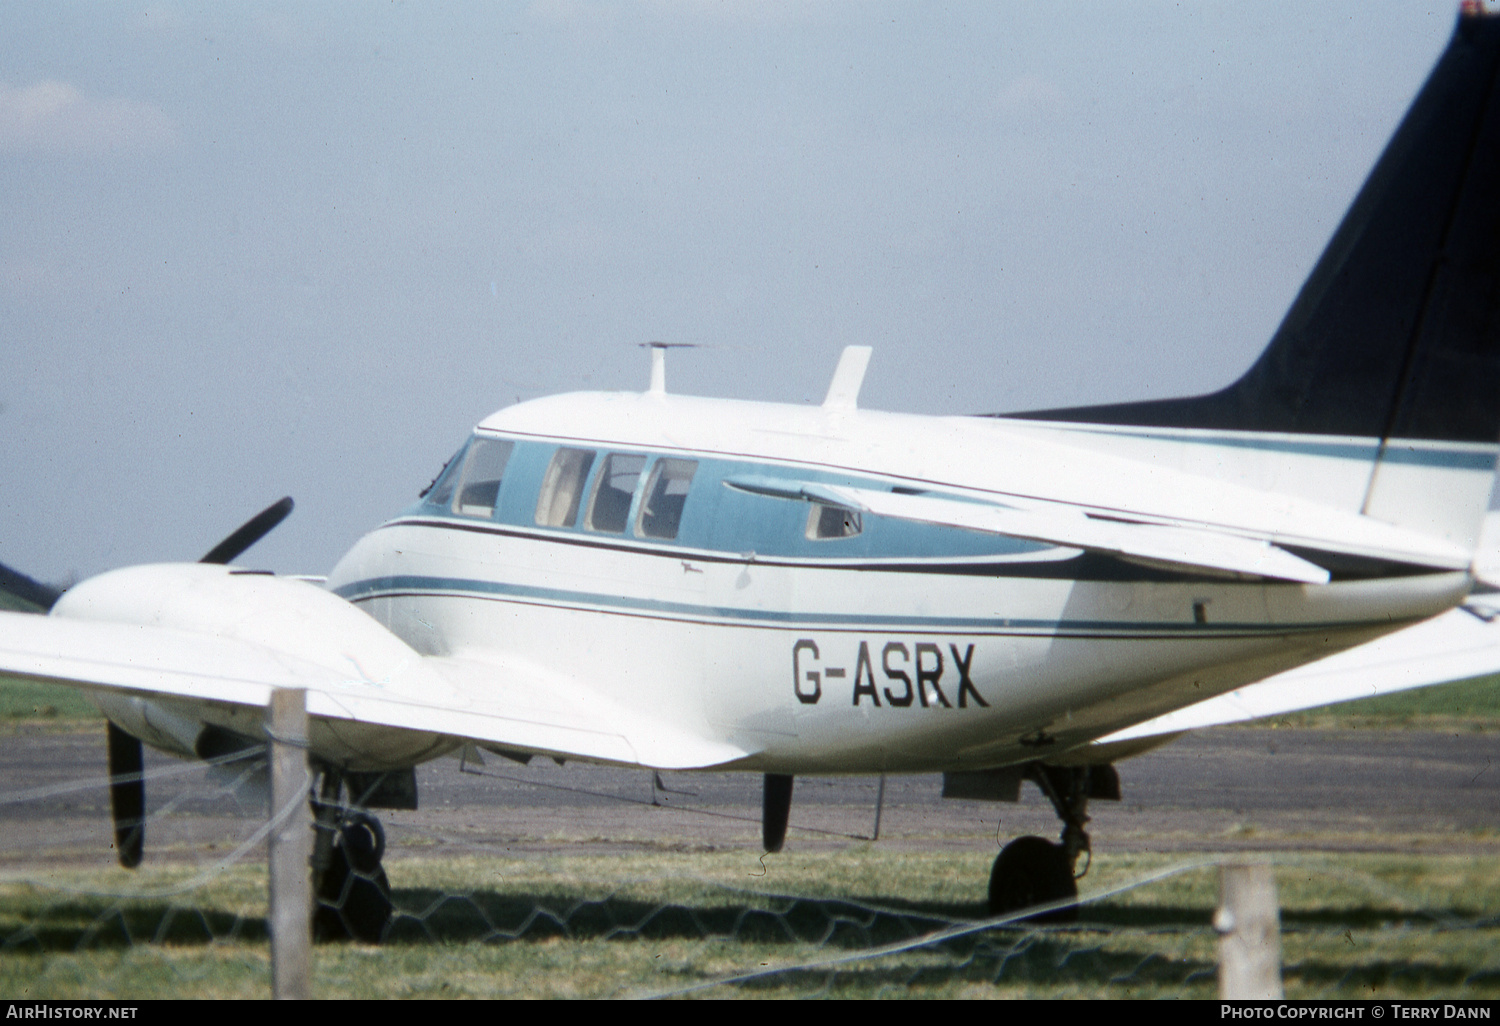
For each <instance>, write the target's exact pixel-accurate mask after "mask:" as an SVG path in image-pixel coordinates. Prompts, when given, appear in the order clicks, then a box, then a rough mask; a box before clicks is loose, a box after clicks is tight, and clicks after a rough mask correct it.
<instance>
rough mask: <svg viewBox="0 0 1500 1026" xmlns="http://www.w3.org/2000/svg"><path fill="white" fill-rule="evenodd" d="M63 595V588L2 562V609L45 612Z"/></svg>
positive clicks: (0, 590)
mask: <svg viewBox="0 0 1500 1026" xmlns="http://www.w3.org/2000/svg"><path fill="white" fill-rule="evenodd" d="M61 595H62V589H61V588H54V587H52V586H51V585H50V584H43V583H41V582H40V581H37V580H33V579H32V578H30V577H27V576H26V575H25V574H23V573H21V572H20V571H19V570H12V569H11V568H10V567H8V566H6V565H5V564H4V563H0V609H20V610H21V611H23V612H27V613H30V612H40V613H45V612H46V611H47V610H49V609H51V608H52V604H53V603H54V602H56V601H57V600H58V598H59V597H60V596H61Z"/></svg>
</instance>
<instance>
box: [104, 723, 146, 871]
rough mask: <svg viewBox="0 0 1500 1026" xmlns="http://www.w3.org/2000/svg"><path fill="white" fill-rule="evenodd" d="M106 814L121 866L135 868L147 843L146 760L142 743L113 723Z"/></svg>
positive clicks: (110, 727) (109, 740)
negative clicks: (144, 773) (142, 774)
mask: <svg viewBox="0 0 1500 1026" xmlns="http://www.w3.org/2000/svg"><path fill="white" fill-rule="evenodd" d="M108 742H109V811H110V815H111V816H112V817H113V818H114V821H115V851H116V853H118V855H119V856H120V865H122V866H124V867H125V868H126V869H134V868H135V867H136V866H139V865H140V864H141V850H142V848H143V847H144V845H145V840H146V782H145V781H144V780H142V779H141V771H142V769H144V767H145V760H144V759H142V757H141V742H140V741H139V740H138V739H137V738H135V737H132V736H131V735H129V734H127V733H125V731H123V730H121V729H120V728H119V727H117V726H115V725H114V723H112V722H111V723H109V724H108Z"/></svg>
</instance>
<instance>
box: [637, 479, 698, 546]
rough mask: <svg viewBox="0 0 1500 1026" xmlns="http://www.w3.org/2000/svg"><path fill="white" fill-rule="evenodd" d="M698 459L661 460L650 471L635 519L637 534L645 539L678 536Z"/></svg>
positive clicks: (669, 538) (668, 538)
mask: <svg viewBox="0 0 1500 1026" xmlns="http://www.w3.org/2000/svg"><path fill="white" fill-rule="evenodd" d="M697 469H698V461H697V460H669V459H660V460H657V461H656V466H654V467H652V468H651V479H650V480H649V481H647V482H646V493H645V498H643V499H642V500H641V512H640V515H639V517H638V518H637V520H636V533H637V534H639V535H640V536H641V537H643V538H665V539H667V540H669V541H670V540H671V539H673V538H676V537H677V528H678V527H679V526H681V524H682V508H683V506H684V505H685V504H686V503H687V493H688V486H689V485H691V484H692V483H693V473H694V471H696V470H697Z"/></svg>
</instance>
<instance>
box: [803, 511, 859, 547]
mask: <svg viewBox="0 0 1500 1026" xmlns="http://www.w3.org/2000/svg"><path fill="white" fill-rule="evenodd" d="M863 530H864V524H863V523H862V522H861V520H860V516H859V513H858V512H857V511H855V510H852V509H842V508H840V507H838V506H820V505H815V506H813V508H812V512H810V513H809V514H808V515H807V536H808V537H809V538H811V539H812V540H813V541H824V540H826V539H829V538H852V537H854V536H855V535H856V534H858V533H859V532H860V531H863Z"/></svg>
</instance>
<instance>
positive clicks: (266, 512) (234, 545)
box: [198, 495, 295, 565]
mask: <svg viewBox="0 0 1500 1026" xmlns="http://www.w3.org/2000/svg"><path fill="white" fill-rule="evenodd" d="M293 505H295V503H293V502H292V497H291V496H290V495H288V496H286V497H285V498H284V499H282V500H281V501H280V502H277V503H273V504H272V505H270V506H267V507H266V508H265V509H263V510H261V511H260V512H259V513H257V514H255V516H253V517H251V518H250V519H249V520H247V521H245V524H244V526H243V527H241V528H240V529H239V530H238V531H236V532H234V533H233V534H231V535H230V536H229V537H228V538H225V539H224V540H223V541H221V542H219V544H217V545H215V546H214V547H213V550H212V551H211V552H209V554H208V555H206V556H204V557H203V558H202V559H200V560H198V562H200V563H218V564H220V565H223V564H225V563H229V562H232V561H233V560H234V559H235V557H237V556H238V555H239V554H240V553H241V552H244V551H245V550H246V549H248V548H249V547H250V546H252V545H254V544H255V543H256V542H258V541H260V540H261V539H262V538H264V537H265V536H266V535H267V534H269V533H270V532H271V529H272V528H273V527H275V526H276V525H277V524H279V523H281V522H282V521H283V520H285V519H286V515H287V514H288V513H290V512H291V511H292V506H293Z"/></svg>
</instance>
